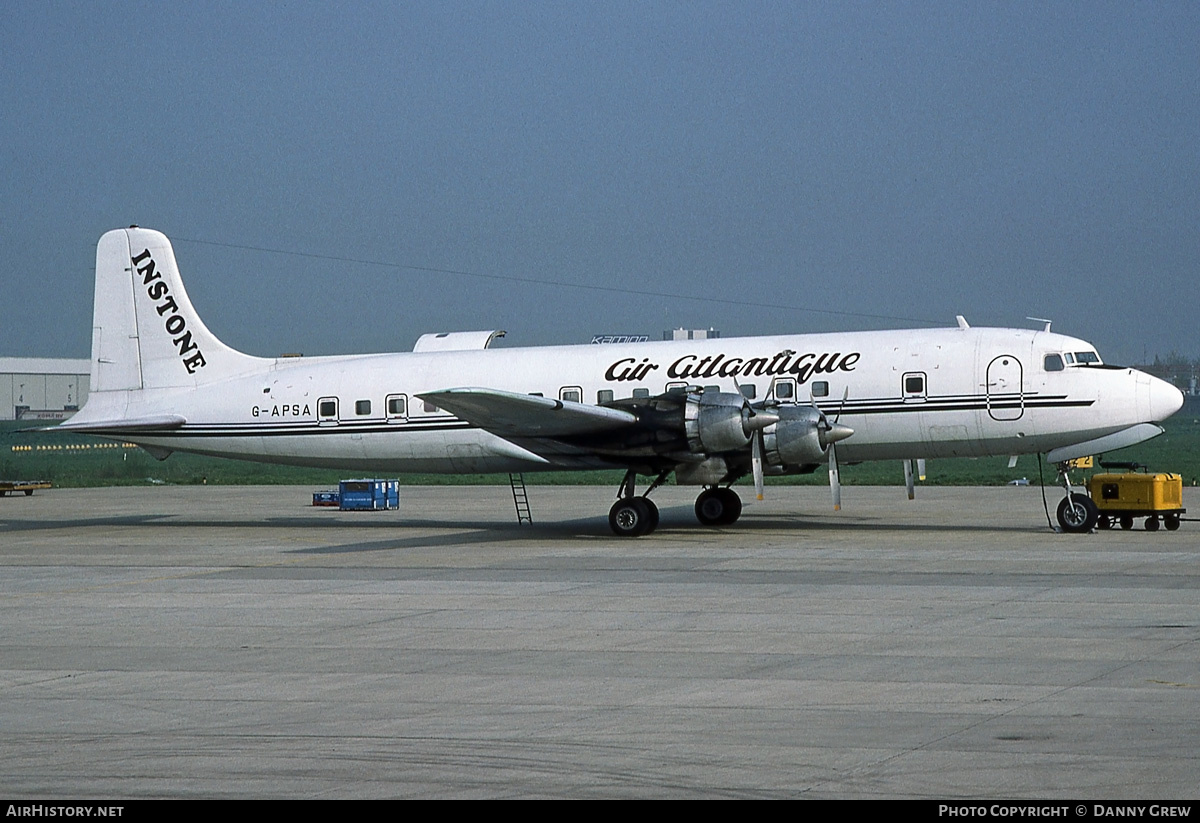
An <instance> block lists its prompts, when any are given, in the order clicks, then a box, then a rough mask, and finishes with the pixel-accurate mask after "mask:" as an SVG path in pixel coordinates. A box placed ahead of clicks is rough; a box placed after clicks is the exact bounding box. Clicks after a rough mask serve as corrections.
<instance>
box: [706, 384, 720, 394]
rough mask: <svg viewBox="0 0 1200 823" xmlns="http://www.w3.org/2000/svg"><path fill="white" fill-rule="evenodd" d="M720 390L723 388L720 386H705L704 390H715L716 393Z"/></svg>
mask: <svg viewBox="0 0 1200 823" xmlns="http://www.w3.org/2000/svg"><path fill="white" fill-rule="evenodd" d="M720 390H721V387H720V386H705V387H704V391H706V392H714V393H715V392H719V391H720Z"/></svg>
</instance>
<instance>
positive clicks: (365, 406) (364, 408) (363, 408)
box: [354, 400, 371, 414]
mask: <svg viewBox="0 0 1200 823" xmlns="http://www.w3.org/2000/svg"><path fill="white" fill-rule="evenodd" d="M354 413H355V414H370V413H371V401H370V400H355V401H354Z"/></svg>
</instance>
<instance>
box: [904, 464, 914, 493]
mask: <svg viewBox="0 0 1200 823" xmlns="http://www.w3.org/2000/svg"><path fill="white" fill-rule="evenodd" d="M904 488H906V489H908V499H909V500H912V499H914V498H915V497H916V496H917V492H916V487H915V486H914V484H913V467H912V461H911V460H905V461H904Z"/></svg>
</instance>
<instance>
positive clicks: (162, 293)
mask: <svg viewBox="0 0 1200 823" xmlns="http://www.w3.org/2000/svg"><path fill="white" fill-rule="evenodd" d="M265 362H266V361H264V360H262V359H261V358H257V357H251V356H250V355H246V354H242V353H241V352H239V351H236V350H234V349H231V348H229V347H228V346H226V345H225V344H224V343H222V342H221V341H220V340H218V339H217V338H216V336H215V335H214V334H213V333H212V332H210V331H209V330H208V327H206V326H205V325H204V321H202V320H201V319H200V317H199V315H197V314H196V310H195V309H194V308H193V307H192V303H191V301H190V300H189V299H188V296H187V292H186V291H185V290H184V288H183V280H182V279H181V278H180V276H179V266H178V265H177V264H176V262H175V251H174V249H172V248H171V241H170V240H168V239H167V238H166V236H165V235H163V234H161V233H159V232H156V231H151V230H149V229H139V228H128V229H117V230H116V231H110V232H108V233H107V234H105V235H104V236H103V237H101V238H100V243H99V245H98V246H97V247H96V296H95V304H94V313H93V321H92V382H91V388H90V391H91V392H92V393H95V392H104V391H124V390H131V389H160V388H182V387H189V386H199V385H202V384H205V383H211V382H214V381H218V380H223V379H226V378H229V377H232V376H235V375H239V374H245V373H247V372H249V371H253V370H254V369H257V368H261V367H262V365H263V364H264V363H265Z"/></svg>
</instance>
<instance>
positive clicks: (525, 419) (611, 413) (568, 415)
mask: <svg viewBox="0 0 1200 823" xmlns="http://www.w3.org/2000/svg"><path fill="white" fill-rule="evenodd" d="M417 397H419V398H421V399H422V400H426V401H428V402H430V403H433V404H434V405H436V406H438V407H439V408H442V409H445V410H446V411H448V412H450V413H451V414H453V415H454V416H455V417H457V418H459V419H460V420H466V421H467V422H468V423H472V424H474V425H476V426H479V427H480V428H481V429H484V430H486V431H489V432H491V433H492V434H495V435H498V436H500V437H565V436H568V435H575V434H593V433H595V432H602V431H611V430H613V429H619V428H622V427H624V426H630V425H633V424H634V423H636V422H637V415H635V414H633V413H632V412H628V411H625V410H624V409H610V408H608V407H606V406H589V405H587V404H585V403H575V402H573V401H570V400H555V399H553V398H550V397H537V396H535V395H531V394H517V393H515V392H506V391H499V390H497V389H483V388H457V389H445V390H443V391H435V392H423V393H421V394H418V395H417Z"/></svg>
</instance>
